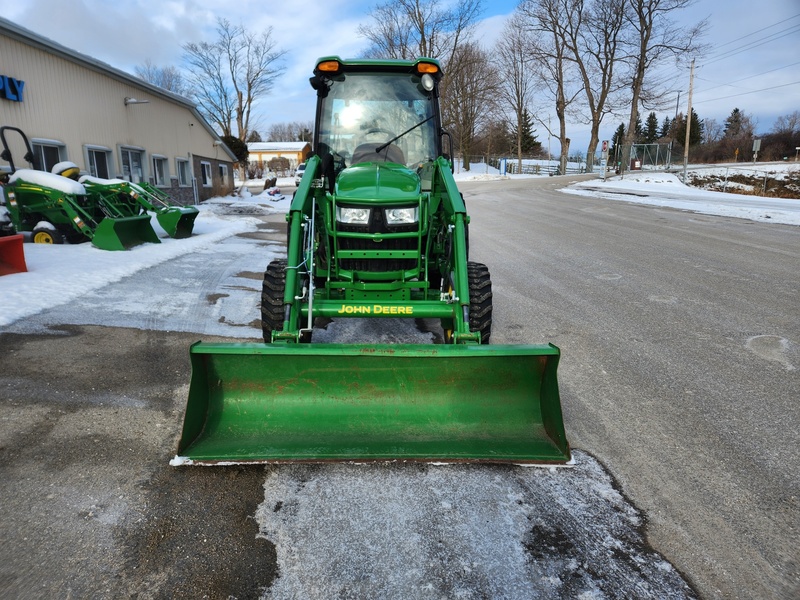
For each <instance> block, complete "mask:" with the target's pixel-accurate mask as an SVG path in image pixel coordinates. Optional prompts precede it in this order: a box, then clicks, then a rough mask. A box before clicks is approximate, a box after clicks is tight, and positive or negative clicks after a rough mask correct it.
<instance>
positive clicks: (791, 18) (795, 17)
mask: <svg viewBox="0 0 800 600" xmlns="http://www.w3.org/2000/svg"><path fill="white" fill-rule="evenodd" d="M798 17H800V13H797V14H796V15H794V16H791V17H789V18H788V19H783V20H782V21H778V22H777V23H773V24H772V25H767V26H766V27H762V28H761V29H756V30H755V31H753V32H752V33H748V34H747V35H742V36H739V37H738V38H736V39H735V40H731V41H730V42H725V43H724V44H720V45H719V46H717V49H720V48H724V47H725V46H730V45H731V44H735V43H736V42H741V41H742V40H744V39H747V38H749V37H750V36H753V35H755V34H757V33H761V32H762V31H766V30H767V29H772V28H773V27H777V26H778V25H783V24H784V23H788V22H789V21H791V20H793V19H797V18H798Z"/></svg>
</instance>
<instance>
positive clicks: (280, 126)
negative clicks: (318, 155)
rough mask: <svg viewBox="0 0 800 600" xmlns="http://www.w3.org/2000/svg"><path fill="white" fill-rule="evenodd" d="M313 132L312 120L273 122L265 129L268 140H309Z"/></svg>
mask: <svg viewBox="0 0 800 600" xmlns="http://www.w3.org/2000/svg"><path fill="white" fill-rule="evenodd" d="M313 132H314V122H313V121H307V122H303V123H301V122H298V121H293V122H291V123H275V124H273V125H271V126H270V128H269V130H268V131H267V141H269V142H310V141H311V136H312V134H313Z"/></svg>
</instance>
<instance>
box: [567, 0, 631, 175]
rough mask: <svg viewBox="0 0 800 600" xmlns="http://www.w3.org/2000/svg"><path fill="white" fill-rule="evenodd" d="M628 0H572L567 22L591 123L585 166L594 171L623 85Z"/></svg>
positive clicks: (570, 44)
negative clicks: (618, 70)
mask: <svg viewBox="0 0 800 600" xmlns="http://www.w3.org/2000/svg"><path fill="white" fill-rule="evenodd" d="M624 9H625V0H589V1H588V2H585V1H584V0H570V1H569V2H568V3H567V10H566V14H565V17H566V19H565V21H564V34H565V42H566V46H567V48H568V50H569V52H570V53H571V57H570V59H571V60H572V61H573V62H574V63H575V67H576V69H577V71H578V73H579V75H580V80H581V82H582V84H583V93H584V96H585V97H586V108H587V109H588V112H589V115H588V119H587V120H588V121H589V123H590V135H589V146H588V148H587V152H586V166H587V168H588V169H589V170H592V168H593V165H594V156H595V153H596V151H597V145H598V143H599V142H600V126H601V125H602V122H603V119H604V118H605V117H606V115H608V114H613V113H614V112H615V110H616V109H617V108H618V106H617V105H615V103H614V100H615V98H616V97H617V95H618V92H619V91H620V89H621V88H622V85H621V83H620V78H618V77H617V76H616V75H615V72H614V68H615V66H616V64H617V59H618V57H617V54H618V51H619V47H620V43H621V39H620V35H621V32H622V28H623V24H624V23H625V20H624Z"/></svg>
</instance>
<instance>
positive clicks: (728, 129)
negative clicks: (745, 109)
mask: <svg viewBox="0 0 800 600" xmlns="http://www.w3.org/2000/svg"><path fill="white" fill-rule="evenodd" d="M742 120H743V115H742V112H741V111H740V110H739V109H738V108H734V109H733V110H732V111H731V114H730V116H728V118H727V119H725V125H724V126H723V129H722V137H724V138H728V139H730V138H737V137H739V136H740V135H741V133H742Z"/></svg>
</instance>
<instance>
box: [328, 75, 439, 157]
mask: <svg viewBox="0 0 800 600" xmlns="http://www.w3.org/2000/svg"><path fill="white" fill-rule="evenodd" d="M321 102H322V112H321V117H320V123H319V131H318V132H317V134H318V139H319V142H320V144H322V145H324V146H327V148H328V149H329V150H330V151H331V152H332V153H333V154H334V156H336V157H337V158H338V159H340V160H342V161H343V162H344V164H345V165H346V166H352V165H353V164H357V163H359V162H366V161H371V160H378V159H380V160H382V161H383V162H393V163H400V164H403V165H406V166H408V167H412V168H414V167H416V166H418V165H419V164H421V163H423V162H427V161H430V160H433V159H435V158H436V156H437V152H436V144H435V140H436V135H435V133H436V128H435V119H434V118H433V117H434V114H433V101H432V99H431V94H430V92H427V91H425V90H424V89H423V87H422V85H421V83H420V77H419V76H418V75H411V74H397V73H392V74H376V73H348V74H345V75H340V76H338V77H336V78H335V79H334V80H333V81H331V85H330V88H329V91H328V94H327V96H326V97H325V98H323V99H321ZM394 138H397V139H394ZM391 140H394V141H392V142H391V144H388V145H386V144H387V142H390V141H391ZM376 157H377V158H376Z"/></svg>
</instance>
